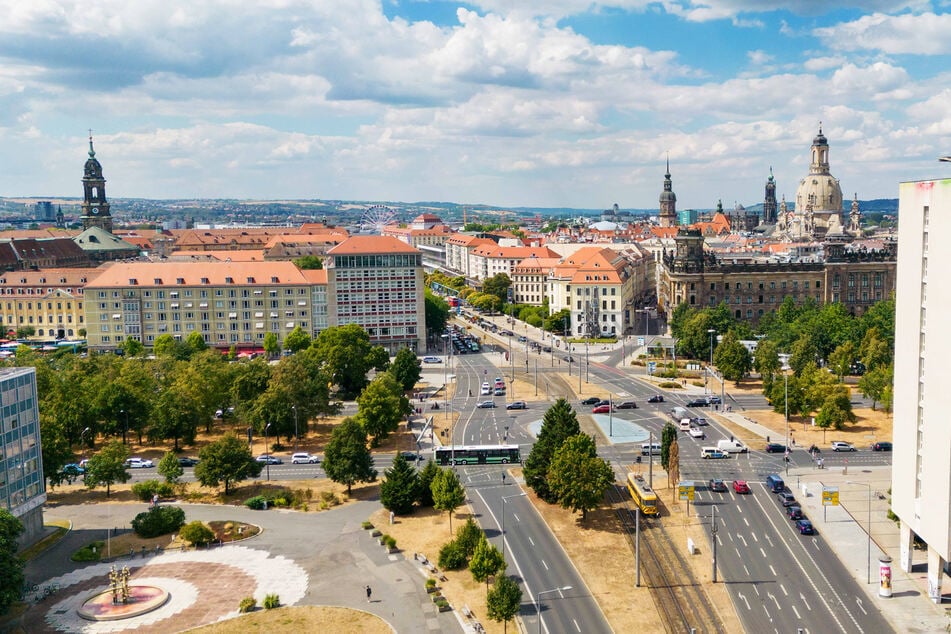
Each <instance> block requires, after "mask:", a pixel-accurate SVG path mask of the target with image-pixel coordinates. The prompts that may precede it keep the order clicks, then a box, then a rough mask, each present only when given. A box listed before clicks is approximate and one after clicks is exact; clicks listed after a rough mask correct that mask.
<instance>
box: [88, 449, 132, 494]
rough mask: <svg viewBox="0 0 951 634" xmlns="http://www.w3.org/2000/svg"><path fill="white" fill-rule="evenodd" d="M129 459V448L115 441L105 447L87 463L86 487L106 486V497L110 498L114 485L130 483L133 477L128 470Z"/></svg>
mask: <svg viewBox="0 0 951 634" xmlns="http://www.w3.org/2000/svg"><path fill="white" fill-rule="evenodd" d="M128 457H129V448H128V447H127V446H126V445H124V444H122V443H121V442H119V441H118V440H113V441H111V442H109V443H108V444H107V445H106V446H105V447H103V448H102V449H101V450H100V451H99V453H97V454H96V455H94V456H93V457H92V458H90V459H89V462H88V463H86V473H85V474H84V477H85V480H86V486H87V487H89V488H90V489H94V488H96V487H97V486H100V485H103V484H104V485H106V497H109V494H110V492H111V488H112V485H113V484H115V483H117V482H121V483H124V482H128V481H129V479H130V478H131V477H132V476H131V475H129V472H128V471H127V470H126V467H125V461H126V459H127V458H128Z"/></svg>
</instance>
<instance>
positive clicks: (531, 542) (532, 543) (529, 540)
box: [528, 537, 535, 546]
mask: <svg viewBox="0 0 951 634" xmlns="http://www.w3.org/2000/svg"><path fill="white" fill-rule="evenodd" d="M528 543H529V544H531V545H532V546H534V545H535V542H533V541H532V538H531V537H529V538H528Z"/></svg>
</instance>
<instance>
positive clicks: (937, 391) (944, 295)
mask: <svg viewBox="0 0 951 634" xmlns="http://www.w3.org/2000/svg"><path fill="white" fill-rule="evenodd" d="M949 231H951V181H949V180H935V181H921V182H909V183H902V184H901V185H900V189H899V203H898V235H899V239H900V240H901V254H900V256H899V260H898V293H897V297H896V309H895V394H894V403H895V405H894V430H893V433H894V450H893V452H892V491H891V493H892V510H893V511H894V512H895V514H896V515H898V517H899V518H900V520H901V529H900V535H901V540H900V562H899V565H900V566H901V568H902V570H905V571H907V572H911V564H912V546H913V538H914V536H916V535H917V536H918V537H919V538H920V539H921V540H922V541H924V542H925V543H926V544H927V545H928V595H929V597H930V598H931V600H932V601H934V602H936V603H940V601H941V579H942V569H943V568H945V567H946V566H947V563H948V561H949V560H951V425H949V424H948V417H947V413H948V409H949V407H951V394H949V392H948V390H947V389H946V386H945V383H946V377H947V374H948V371H947V365H948V357H949V356H951V330H949V329H948V328H947V327H946V326H945V324H944V323H943V322H944V318H945V316H946V314H947V313H946V311H947V310H948V309H949V308H951V286H949V285H948V284H947V283H946V281H945V280H944V275H943V274H944V273H945V267H951V253H949V252H948V250H947V249H946V248H944V247H943V245H942V239H943V237H944V236H947V235H948V232H949ZM929 282H934V284H931V283H929ZM928 317H930V319H928Z"/></svg>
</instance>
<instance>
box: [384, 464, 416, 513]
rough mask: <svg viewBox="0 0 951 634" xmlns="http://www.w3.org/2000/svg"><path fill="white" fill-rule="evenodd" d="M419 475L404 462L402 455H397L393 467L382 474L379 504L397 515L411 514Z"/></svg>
mask: <svg viewBox="0 0 951 634" xmlns="http://www.w3.org/2000/svg"><path fill="white" fill-rule="evenodd" d="M418 489H419V475H418V474H417V473H416V470H415V469H414V468H413V467H411V466H410V465H409V463H408V462H406V458H404V457H403V454H401V453H397V454H396V458H394V459H393V466H392V467H390V468H389V469H387V470H386V471H384V472H383V481H382V482H381V483H380V504H382V505H383V508H385V509H386V510H388V511H393V512H394V513H395V514H397V515H405V514H407V513H412V512H413V504H414V503H415V502H416V499H417V498H418V497H419V493H418Z"/></svg>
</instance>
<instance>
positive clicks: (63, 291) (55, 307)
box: [0, 268, 102, 341]
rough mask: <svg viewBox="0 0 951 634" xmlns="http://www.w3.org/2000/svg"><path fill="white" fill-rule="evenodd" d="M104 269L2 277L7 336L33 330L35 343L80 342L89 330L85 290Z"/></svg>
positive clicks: (0, 305) (0, 301) (0, 311)
mask: <svg viewBox="0 0 951 634" xmlns="http://www.w3.org/2000/svg"><path fill="white" fill-rule="evenodd" d="M101 272H102V269H91V268H90V269H72V268H70V269H43V270H39V271H7V272H5V273H0V323H2V324H3V329H4V334H5V335H7V336H16V333H17V331H21V332H22V331H23V330H24V329H30V328H32V330H33V335H31V336H30V337H28V338H29V339H31V340H35V341H55V340H57V339H80V338H82V335H81V334H80V332H79V331H80V330H82V329H84V328H85V327H86V323H85V316H84V313H83V288H84V287H85V285H86V284H87V282H88V281H89V280H91V279H93V278H95V277H96V276H98V275H99V274H100V273H101Z"/></svg>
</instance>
